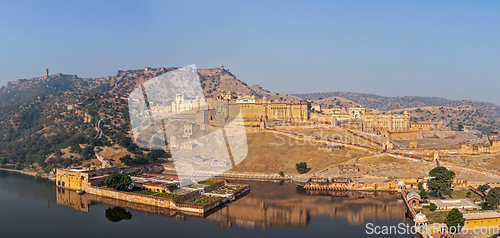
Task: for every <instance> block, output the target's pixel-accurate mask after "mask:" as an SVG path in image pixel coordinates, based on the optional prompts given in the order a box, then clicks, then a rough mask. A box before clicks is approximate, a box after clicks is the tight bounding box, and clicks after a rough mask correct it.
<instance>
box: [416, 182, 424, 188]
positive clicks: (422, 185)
mask: <svg viewBox="0 0 500 238" xmlns="http://www.w3.org/2000/svg"><path fill="white" fill-rule="evenodd" d="M417 186H418V190H424V184H423V183H422V182H418V184H417Z"/></svg>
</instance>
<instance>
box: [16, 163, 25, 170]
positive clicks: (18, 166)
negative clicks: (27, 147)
mask: <svg viewBox="0 0 500 238" xmlns="http://www.w3.org/2000/svg"><path fill="white" fill-rule="evenodd" d="M23 168H24V165H23V164H22V163H21V162H17V163H16V167H15V169H17V170H21V169H23Z"/></svg>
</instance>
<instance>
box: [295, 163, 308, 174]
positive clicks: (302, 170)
mask: <svg viewBox="0 0 500 238" xmlns="http://www.w3.org/2000/svg"><path fill="white" fill-rule="evenodd" d="M295 169H297V172H299V174H303V173H307V163H306V162H300V163H298V164H295Z"/></svg>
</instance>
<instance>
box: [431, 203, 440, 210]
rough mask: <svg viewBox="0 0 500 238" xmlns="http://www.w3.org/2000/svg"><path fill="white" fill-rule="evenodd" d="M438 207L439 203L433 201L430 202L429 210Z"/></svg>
mask: <svg viewBox="0 0 500 238" xmlns="http://www.w3.org/2000/svg"><path fill="white" fill-rule="evenodd" d="M437 208H438V207H437V205H436V204H434V203H432V202H431V204H429V210H431V211H434V210H436V209H437Z"/></svg>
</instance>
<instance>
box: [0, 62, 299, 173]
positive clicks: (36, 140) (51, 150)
mask: <svg viewBox="0 0 500 238" xmlns="http://www.w3.org/2000/svg"><path fill="white" fill-rule="evenodd" d="M174 69H176V67H171V68H157V69H152V68H148V67H146V68H145V69H140V70H128V71H121V70H118V72H117V74H116V75H114V76H108V77H104V78H79V77H78V76H76V75H64V74H56V75H49V76H45V77H38V78H33V79H21V80H17V81H15V82H10V83H8V84H7V86H4V87H2V88H0V110H1V111H2V114H0V135H1V136H0V157H5V158H7V160H8V162H9V163H12V164H16V163H17V164H18V165H19V167H20V168H22V167H29V168H30V169H34V170H41V169H44V168H48V167H51V166H55V167H74V166H82V165H85V166H89V167H92V166H96V165H98V164H99V161H98V160H96V158H95V155H94V153H93V150H94V149H97V150H104V151H103V153H107V152H109V151H121V152H120V154H125V155H129V157H128V159H126V160H123V161H116V162H115V163H116V164H119V165H121V164H123V163H125V164H143V163H149V162H153V161H154V160H155V159H157V157H158V154H161V153H157V152H155V153H151V152H148V151H144V150H141V149H140V148H138V147H137V146H136V145H135V143H134V142H133V140H132V139H131V132H130V130H131V128H130V121H129V117H128V103H127V101H126V97H127V96H128V95H129V94H130V92H132V90H133V89H134V88H136V87H137V86H139V85H141V84H142V83H144V82H146V81H147V80H149V79H152V78H154V77H156V76H158V75H161V74H163V73H166V72H168V71H171V70H174ZM198 72H199V77H200V83H201V85H202V87H203V90H204V92H205V96H206V97H216V96H219V95H220V94H221V92H222V91H231V92H232V94H233V96H235V97H236V96H239V95H254V96H255V97H256V98H263V97H267V98H269V99H271V100H287V101H296V100H303V99H300V98H298V97H295V96H292V95H289V94H285V93H271V92H269V91H267V90H265V89H263V88H261V87H260V86H256V85H254V86H249V85H247V84H246V83H244V82H242V81H240V80H238V79H237V78H236V77H235V76H234V75H233V74H232V73H231V72H229V71H228V70H226V69H224V68H223V67H221V68H214V69H200V70H198ZM98 121H100V123H99V127H100V129H102V132H103V135H102V136H101V137H97V136H98V134H97V129H96V125H97V122H98ZM163 156H167V155H163ZM0 166H1V165H0Z"/></svg>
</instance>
